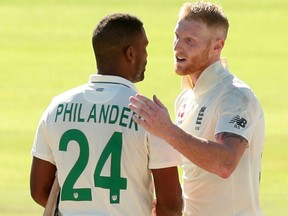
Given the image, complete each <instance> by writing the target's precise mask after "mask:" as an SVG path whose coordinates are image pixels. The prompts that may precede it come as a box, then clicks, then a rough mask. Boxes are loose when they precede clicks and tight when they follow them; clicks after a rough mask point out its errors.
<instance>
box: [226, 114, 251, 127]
mask: <svg viewBox="0 0 288 216" xmlns="http://www.w3.org/2000/svg"><path fill="white" fill-rule="evenodd" d="M229 123H233V124H234V127H235V128H238V129H240V128H245V127H246V124H247V120H246V119H244V118H241V117H240V116H239V115H236V116H235V117H234V118H233V119H232V120H231V121H229Z"/></svg>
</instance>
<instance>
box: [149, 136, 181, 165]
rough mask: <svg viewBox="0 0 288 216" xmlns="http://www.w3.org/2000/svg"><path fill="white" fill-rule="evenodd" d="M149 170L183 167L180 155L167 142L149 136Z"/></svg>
mask: <svg viewBox="0 0 288 216" xmlns="http://www.w3.org/2000/svg"><path fill="white" fill-rule="evenodd" d="M147 138H148V146H149V169H160V168H167V167H174V166H180V165H181V156H180V153H179V152H178V151H177V150H176V149H174V148H173V147H172V146H171V145H169V144H168V143H167V142H166V141H164V140H163V139H161V138H158V137H156V136H153V135H151V134H148V137H147Z"/></svg>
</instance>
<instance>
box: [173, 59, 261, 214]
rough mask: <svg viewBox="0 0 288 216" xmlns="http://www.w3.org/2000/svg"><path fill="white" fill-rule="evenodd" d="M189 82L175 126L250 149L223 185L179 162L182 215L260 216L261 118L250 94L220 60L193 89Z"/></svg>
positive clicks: (185, 82)
mask: <svg viewBox="0 0 288 216" xmlns="http://www.w3.org/2000/svg"><path fill="white" fill-rule="evenodd" d="M191 86H192V85H191V82H189V78H188V77H184V78H183V87H184V90H183V91H182V93H180V95H179V96H178V98H177V100H176V103H175V108H176V117H177V120H176V121H177V125H178V126H180V127H181V128H182V129H184V130H185V131H187V132H188V133H191V134H193V135H195V136H198V137H202V138H205V139H208V140H211V141H215V138H214V137H215V135H216V134H217V133H220V132H230V133H234V134H238V135H240V136H242V137H244V138H245V139H247V140H248V142H249V146H248V148H247V149H246V151H245V153H244V155H243V156H242V158H241V160H240V162H239V164H238V166H237V168H236V170H235V171H234V172H233V173H232V175H231V176H230V177H229V178H227V179H223V178H221V177H219V176H217V175H215V174H212V173H209V172H207V171H205V170H203V169H201V168H199V167H197V166H196V165H194V164H193V163H191V162H190V161H189V160H187V159H186V158H185V157H183V181H182V183H183V193H184V195H183V196H184V199H185V215H186V216H187V215H191V216H260V215H262V214H261V210H260V207H259V199H258V195H259V176H260V172H261V155H262V148H263V143H264V116H263V112H262V109H261V107H260V105H259V103H258V101H257V99H256V97H255V95H254V94H253V92H252V91H251V89H250V88H249V87H248V86H247V85H246V84H244V83H243V82H242V81H240V80H239V79H238V78H237V77H235V76H233V75H232V74H231V73H230V72H229V71H228V68H227V66H226V62H225V60H224V59H222V60H220V61H218V62H216V63H214V64H213V65H211V66H209V67H208V68H207V69H206V70H205V71H204V72H203V73H202V74H201V75H200V77H199V79H198V81H197V83H196V85H195V87H194V88H193V89H192V87H191Z"/></svg>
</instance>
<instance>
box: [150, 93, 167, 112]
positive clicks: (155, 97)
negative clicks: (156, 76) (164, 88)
mask: <svg viewBox="0 0 288 216" xmlns="http://www.w3.org/2000/svg"><path fill="white" fill-rule="evenodd" d="M153 101H154V102H155V103H156V104H157V105H158V106H159V107H161V108H162V109H166V107H165V105H164V104H163V103H162V102H161V101H160V100H159V99H158V98H157V96H156V95H153Z"/></svg>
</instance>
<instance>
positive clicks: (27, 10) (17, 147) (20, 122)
mask: <svg viewBox="0 0 288 216" xmlns="http://www.w3.org/2000/svg"><path fill="white" fill-rule="evenodd" d="M184 2H185V1H182V0H169V1H167V0H166V1H164V0H119V1H117V0H42V1H36V0H0V81H1V82H0V100H1V104H0V172H1V178H0V179H1V180H0V215H3V216H4V215H5V216H12V215H13V216H16V215H27V216H28V215H29V216H33V215H41V214H42V211H43V209H42V208H41V207H39V206H38V205H37V204H36V203H34V201H33V200H32V199H31V197H30V192H29V174H30V166H31V155H30V149H31V146H32V142H33V138H34V134H35V130H36V127H37V124H38V121H39V118H40V116H41V114H42V112H43V111H44V109H45V108H46V106H47V105H48V104H49V102H50V101H51V99H52V97H53V96H54V95H56V94H59V93H61V92H63V91H65V90H67V89H70V88H72V87H75V86H78V85H80V84H83V83H85V82H87V80H88V76H89V75H90V74H91V73H94V72H95V61H94V56H93V52H92V46H91V36H92V30H93V28H94V27H95V25H96V24H97V23H98V21H99V19H100V18H102V17H103V16H104V15H106V14H108V13H113V12H128V13H131V14H134V15H136V16H138V17H139V18H141V20H142V21H143V22H144V25H145V28H146V33H147V36H148V38H149V41H150V43H149V46H148V53H149V56H148V66H147V70H146V79H145V81H144V82H142V83H139V84H137V87H138V90H139V91H140V92H141V93H143V94H145V95H147V96H149V97H151V96H152V95H153V94H157V95H158V96H159V98H160V99H161V100H162V101H163V102H164V103H165V104H166V105H167V107H168V109H169V111H170V113H171V116H172V117H174V109H173V103H174V99H175V98H176V96H177V94H178V93H179V92H180V90H181V89H180V87H181V86H180V77H178V76H177V75H175V74H174V71H173V52H172V43H173V37H174V35H173V30H174V26H175V24H176V21H177V14H178V11H179V8H180V7H181V5H182V4H183V3H184ZM213 2H216V3H218V4H221V5H222V6H223V8H224V11H225V13H226V15H227V16H228V18H229V20H230V25H231V27H230V32H229V35H228V40H227V42H226V46H225V49H224V51H223V56H225V57H227V58H228V63H229V67H230V70H231V71H232V72H233V73H234V74H236V75H237V76H238V77H239V78H241V79H242V80H244V81H245V82H246V83H248V84H249V85H250V86H251V87H252V89H253V90H254V92H255V93H256V95H257V96H258V98H259V100H260V102H261V104H262V106H263V109H264V112H265V115H266V142H265V148H264V154H263V165H262V181H261V194H260V200H261V205H262V208H263V212H264V214H265V215H266V216H275V215H276V216H285V215H288V205H287V203H288V184H287V179H288V160H287V156H286V154H287V151H288V145H287V143H288V129H287V128H288V127H287V122H286V121H287V120H288V112H287V106H288V102H287V96H288V87H287V81H288V60H287V59H288V49H287V46H288V43H287V42H288V39H287V36H288V35H287V34H288V30H287V28H286V25H287V21H288V1H287V0H254V1H251V0H249V1H248V0H218V1H213Z"/></svg>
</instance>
